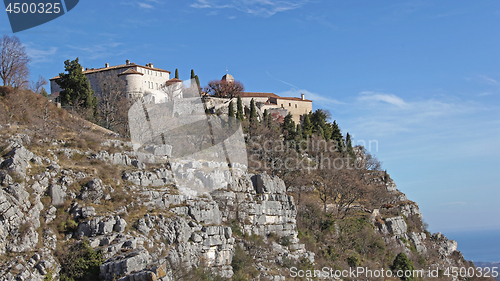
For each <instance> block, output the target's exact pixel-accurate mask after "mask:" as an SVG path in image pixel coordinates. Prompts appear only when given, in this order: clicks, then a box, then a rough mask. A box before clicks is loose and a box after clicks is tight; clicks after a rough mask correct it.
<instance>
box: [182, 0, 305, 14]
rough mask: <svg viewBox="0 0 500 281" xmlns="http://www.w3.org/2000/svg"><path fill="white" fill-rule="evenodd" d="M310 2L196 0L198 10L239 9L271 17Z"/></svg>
mask: <svg viewBox="0 0 500 281" xmlns="http://www.w3.org/2000/svg"><path fill="white" fill-rule="evenodd" d="M307 2H309V0H287V1H284V0H196V2H195V3H193V4H191V5H190V6H191V7H192V8H196V9H226V8H229V9H237V10H239V11H241V12H244V13H248V14H252V15H256V16H262V17H270V16H272V15H274V14H276V13H279V12H284V11H288V10H293V9H297V8H300V7H302V6H303V5H304V4H306V3H307Z"/></svg>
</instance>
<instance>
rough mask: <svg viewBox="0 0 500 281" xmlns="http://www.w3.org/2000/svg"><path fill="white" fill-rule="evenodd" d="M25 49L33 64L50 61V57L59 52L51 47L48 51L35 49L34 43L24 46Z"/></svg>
mask: <svg viewBox="0 0 500 281" xmlns="http://www.w3.org/2000/svg"><path fill="white" fill-rule="evenodd" d="M24 47H25V48H26V53H27V54H28V56H29V57H30V59H31V62H32V63H39V62H46V61H50V56H52V55H54V54H55V53H56V52H57V47H50V48H49V49H48V50H41V49H36V48H34V47H33V45H32V43H27V44H24Z"/></svg>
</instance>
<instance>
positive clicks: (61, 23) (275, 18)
mask: <svg viewBox="0 0 500 281" xmlns="http://www.w3.org/2000/svg"><path fill="white" fill-rule="evenodd" d="M0 30H1V33H2V34H8V35H11V34H12V32H11V29H10V25H9V22H8V19H7V16H6V14H5V13H0ZM16 36H18V37H19V38H20V39H21V41H22V42H23V43H24V44H25V46H26V48H27V51H28V53H29V55H30V56H31V58H32V63H31V73H32V79H33V80H36V79H37V78H38V75H41V76H43V77H45V78H46V79H48V78H51V77H53V76H56V75H57V74H58V73H60V72H62V71H63V70H64V69H63V62H64V61H65V60H67V59H74V58H76V57H79V58H80V62H81V63H82V64H83V66H85V67H95V68H98V67H103V66H104V64H105V63H110V64H111V65H116V64H123V63H124V62H125V60H126V59H130V60H131V61H132V62H135V63H137V64H146V63H149V62H152V63H154V66H155V67H159V68H163V69H167V70H170V71H172V72H173V71H174V70H175V69H176V68H178V69H179V72H180V78H181V79H187V78H189V75H190V70H191V69H194V70H195V72H196V74H197V75H198V76H199V77H200V81H201V83H202V84H203V85H206V83H207V82H208V81H210V80H213V79H220V78H221V77H222V76H223V75H224V74H225V73H226V68H227V69H228V70H229V73H231V74H232V75H233V76H234V77H235V78H236V79H237V80H240V81H241V82H242V83H243V84H244V85H245V88H246V90H247V91H263V92H274V93H276V94H278V95H285V96H286V95H289V96H300V93H305V94H306V97H307V98H310V99H313V100H314V103H313V106H314V108H315V109H317V108H323V109H328V110H330V112H331V113H332V117H333V119H336V120H337V122H338V124H339V125H340V127H341V129H342V131H343V133H344V134H345V133H346V132H349V133H350V134H352V135H353V137H354V141H355V142H356V141H360V142H362V141H365V142H368V141H369V140H372V141H374V140H375V141H377V142H378V149H377V148H376V147H372V150H371V152H372V153H373V154H375V155H376V156H377V157H378V158H379V159H380V160H381V161H382V162H383V165H384V168H386V169H387V170H388V172H389V174H390V175H391V176H392V177H393V178H394V179H395V181H396V183H397V185H398V188H399V189H400V190H401V191H403V192H404V193H406V194H407V195H408V198H409V199H411V200H413V201H416V202H417V203H419V205H420V207H421V210H422V212H423V214H424V219H425V220H426V221H427V222H428V223H429V225H430V230H431V231H432V232H435V231H441V232H444V233H445V234H446V231H465V230H470V229H485V230H486V229H489V230H492V229H498V230H500V216H499V214H500V204H499V199H500V191H499V190H500V148H499V145H500V113H499V112H500V2H499V1H497V0H485V1H426V0H422V1H372V0H370V1H351V0H349V1H347V0H344V1H326V0H323V1H321V0H315V1H313V0H309V1H308V0H301V1H299V0H286V1H284V0H283V1H278V0H240V1H236V0H234V1H231V0H224V1H223V0H186V1H159V0H142V1H127V0H121V1H96V0H85V1H80V3H79V4H78V5H77V6H76V7H75V8H74V9H73V10H72V11H70V12H69V13H68V14H66V15H64V16H62V17H59V18H57V19H55V20H53V21H51V22H49V23H46V24H44V25H41V26H38V27H35V28H32V29H29V30H26V31H23V32H20V33H17V34H16Z"/></svg>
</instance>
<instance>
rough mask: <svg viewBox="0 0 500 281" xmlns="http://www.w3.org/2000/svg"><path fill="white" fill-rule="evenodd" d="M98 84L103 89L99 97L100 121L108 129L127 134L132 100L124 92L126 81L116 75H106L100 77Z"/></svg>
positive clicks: (98, 110) (98, 111)
mask: <svg viewBox="0 0 500 281" xmlns="http://www.w3.org/2000/svg"><path fill="white" fill-rule="evenodd" d="M98 85H99V88H100V89H101V91H100V94H99V96H98V97H97V101H98V103H97V113H98V117H99V122H98V123H99V124H100V125H101V126H102V127H104V128H106V129H109V130H112V131H115V132H117V133H119V134H121V135H127V133H128V109H129V107H130V102H129V100H128V99H127V97H126V95H125V93H124V89H125V81H124V80H122V79H120V78H118V77H117V76H116V75H106V76H100V77H99V80H98Z"/></svg>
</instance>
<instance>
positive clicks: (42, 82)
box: [31, 75, 49, 94]
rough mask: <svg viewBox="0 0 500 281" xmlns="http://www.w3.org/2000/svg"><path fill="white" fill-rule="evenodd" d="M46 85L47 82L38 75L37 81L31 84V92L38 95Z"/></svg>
mask: <svg viewBox="0 0 500 281" xmlns="http://www.w3.org/2000/svg"><path fill="white" fill-rule="evenodd" d="M48 83H49V82H48V81H47V80H46V79H45V78H43V77H42V76H41V75H40V76H38V81H36V82H34V81H33V82H31V90H32V91H33V92H34V93H35V94H40V93H41V92H42V87H43V86H45V85H47V84H48Z"/></svg>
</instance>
